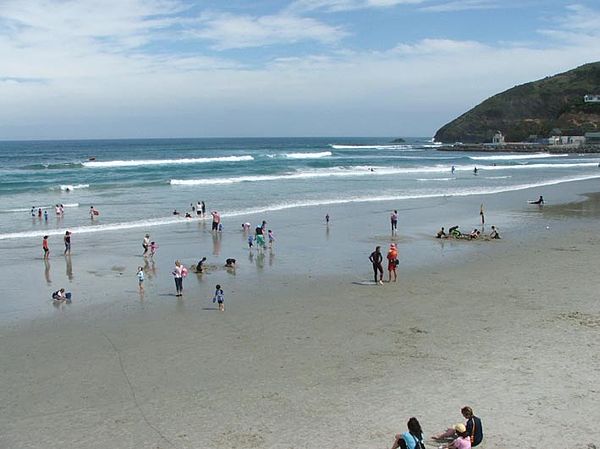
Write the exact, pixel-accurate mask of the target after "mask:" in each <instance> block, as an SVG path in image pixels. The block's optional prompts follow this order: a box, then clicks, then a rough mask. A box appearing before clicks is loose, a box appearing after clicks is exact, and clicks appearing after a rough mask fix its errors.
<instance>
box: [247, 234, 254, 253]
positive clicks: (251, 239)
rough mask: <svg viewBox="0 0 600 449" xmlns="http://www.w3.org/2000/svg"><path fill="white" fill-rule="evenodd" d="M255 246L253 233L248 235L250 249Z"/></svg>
mask: <svg viewBox="0 0 600 449" xmlns="http://www.w3.org/2000/svg"><path fill="white" fill-rule="evenodd" d="M253 246H254V236H253V235H252V234H250V235H248V249H250V250H251V249H252V247H253Z"/></svg>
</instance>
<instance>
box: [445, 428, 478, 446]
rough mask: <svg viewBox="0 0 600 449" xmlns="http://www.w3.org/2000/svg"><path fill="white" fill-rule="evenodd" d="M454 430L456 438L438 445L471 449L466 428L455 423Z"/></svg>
mask: <svg viewBox="0 0 600 449" xmlns="http://www.w3.org/2000/svg"><path fill="white" fill-rule="evenodd" d="M454 431H455V432H456V439H455V440H454V441H452V443H450V444H448V445H446V446H440V448H442V449H471V447H472V446H471V439H470V438H469V435H468V434H467V428H466V427H465V425H464V424H462V423H461V424H457V425H455V426H454Z"/></svg>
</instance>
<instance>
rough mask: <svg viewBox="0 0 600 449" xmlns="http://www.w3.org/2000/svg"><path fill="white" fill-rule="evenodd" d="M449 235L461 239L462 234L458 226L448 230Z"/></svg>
mask: <svg viewBox="0 0 600 449" xmlns="http://www.w3.org/2000/svg"><path fill="white" fill-rule="evenodd" d="M448 235H449V236H450V237H454V238H459V237H460V236H461V235H462V233H461V232H460V231H459V230H458V225H456V226H452V227H451V228H450V229H448Z"/></svg>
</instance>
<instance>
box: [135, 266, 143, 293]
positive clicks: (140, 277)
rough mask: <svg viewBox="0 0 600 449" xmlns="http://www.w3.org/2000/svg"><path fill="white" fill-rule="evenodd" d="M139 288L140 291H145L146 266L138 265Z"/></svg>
mask: <svg viewBox="0 0 600 449" xmlns="http://www.w3.org/2000/svg"><path fill="white" fill-rule="evenodd" d="M136 276H137V279H138V288H139V289H140V293H144V267H138V270H137V274H136Z"/></svg>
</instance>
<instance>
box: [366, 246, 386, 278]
mask: <svg viewBox="0 0 600 449" xmlns="http://www.w3.org/2000/svg"><path fill="white" fill-rule="evenodd" d="M369 260H370V261H371V263H372V264H373V276H374V280H375V283H376V284H377V273H378V272H379V283H380V284H383V265H382V264H381V263H382V262H383V254H381V246H376V247H375V251H373V252H372V253H371V255H370V256H369Z"/></svg>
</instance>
